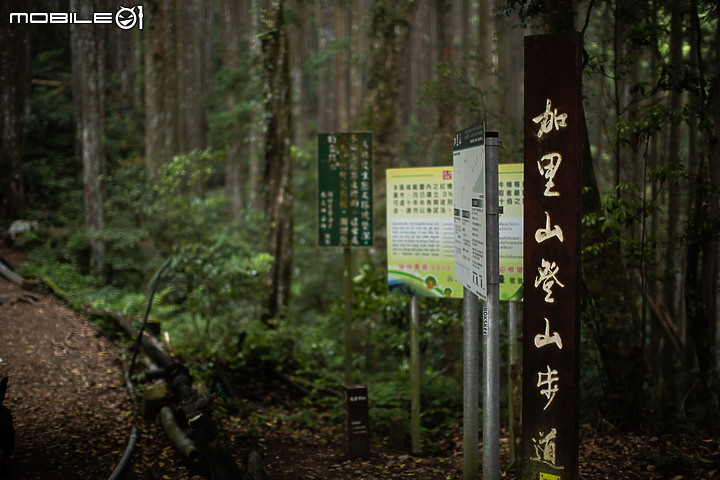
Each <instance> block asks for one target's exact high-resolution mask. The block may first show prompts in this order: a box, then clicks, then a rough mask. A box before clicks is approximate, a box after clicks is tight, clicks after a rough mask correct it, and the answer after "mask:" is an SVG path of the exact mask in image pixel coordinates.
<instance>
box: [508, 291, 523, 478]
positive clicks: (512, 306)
mask: <svg viewBox="0 0 720 480" xmlns="http://www.w3.org/2000/svg"><path fill="white" fill-rule="evenodd" d="M517 324H518V302H516V301H514V300H510V301H509V302H508V367H509V368H508V386H509V387H508V390H509V393H508V434H509V437H510V438H509V440H510V463H511V464H515V463H516V457H515V447H516V445H515V442H516V441H517V440H518V439H519V438H518V437H516V436H515V428H516V427H517V426H518V424H519V422H517V419H516V418H515V417H516V415H517V416H518V417H519V415H520V409H519V408H516V406H515V401H516V396H517V395H519V393H520V390H521V388H522V385H520V382H518V381H516V379H518V376H517V374H516V372H517V368H518V345H517V341H518V338H517Z"/></svg>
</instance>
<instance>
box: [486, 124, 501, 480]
mask: <svg viewBox="0 0 720 480" xmlns="http://www.w3.org/2000/svg"><path fill="white" fill-rule="evenodd" d="M499 146H500V138H499V136H498V134H497V132H486V134H485V148H486V150H485V175H486V177H485V179H486V180H485V181H486V183H485V195H486V200H487V210H486V212H487V213H486V218H487V227H486V242H487V264H486V265H487V275H488V283H487V301H486V303H485V308H484V309H483V352H484V355H483V479H484V480H496V479H499V478H500V240H499V223H500V208H499V206H498V157H499V152H498V147H499Z"/></svg>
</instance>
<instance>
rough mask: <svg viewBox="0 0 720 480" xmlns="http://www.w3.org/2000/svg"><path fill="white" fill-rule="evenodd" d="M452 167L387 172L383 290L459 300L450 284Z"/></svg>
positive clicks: (458, 292)
mask: <svg viewBox="0 0 720 480" xmlns="http://www.w3.org/2000/svg"><path fill="white" fill-rule="evenodd" d="M452 171H453V169H452V167H425V168H393V169H388V170H387V172H386V173H387V177H386V178H387V255H388V289H389V291H390V292H391V293H400V294H405V295H416V296H425V297H453V298H462V294H463V290H462V285H460V284H459V283H457V282H456V281H455V279H454V264H455V262H454V248H455V244H454V238H455V237H454V236H455V228H454V225H453V187H452V178H453V177H452Z"/></svg>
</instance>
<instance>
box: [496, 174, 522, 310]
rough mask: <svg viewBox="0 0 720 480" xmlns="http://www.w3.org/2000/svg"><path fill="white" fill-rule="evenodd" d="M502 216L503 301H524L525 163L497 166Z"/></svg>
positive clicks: (501, 282) (501, 297)
mask: <svg viewBox="0 0 720 480" xmlns="http://www.w3.org/2000/svg"><path fill="white" fill-rule="evenodd" d="M498 203H499V204H500V206H501V207H503V213H502V214H501V215H500V225H499V231H500V232H499V233H500V300H515V301H520V300H522V293H523V290H522V286H523V164H522V163H506V164H500V165H498Z"/></svg>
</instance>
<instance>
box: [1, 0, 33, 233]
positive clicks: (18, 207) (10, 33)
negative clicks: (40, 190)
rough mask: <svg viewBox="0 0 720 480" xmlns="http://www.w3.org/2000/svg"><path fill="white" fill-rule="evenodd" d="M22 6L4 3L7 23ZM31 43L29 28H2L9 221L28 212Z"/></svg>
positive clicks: (4, 184)
mask: <svg viewBox="0 0 720 480" xmlns="http://www.w3.org/2000/svg"><path fill="white" fill-rule="evenodd" d="M22 5H23V3H22V2H18V1H4V2H1V5H0V13H1V14H2V18H4V19H6V20H5V21H7V19H8V18H9V16H10V12H17V11H22ZM27 44H28V29H27V26H26V25H22V24H21V25H12V26H10V27H8V26H4V27H3V28H2V29H0V45H2V48H1V49H0V85H2V92H0V112H2V113H1V115H2V116H1V117H0V130H1V131H2V141H1V143H2V154H0V215H2V216H4V217H6V218H9V219H11V218H17V217H18V216H19V215H21V214H22V212H23V210H24V209H25V189H24V186H23V175H22V149H23V133H22V118H23V108H24V106H25V97H26V88H25V85H27V78H26V71H27V69H26V63H27V46H28V45H27Z"/></svg>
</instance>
